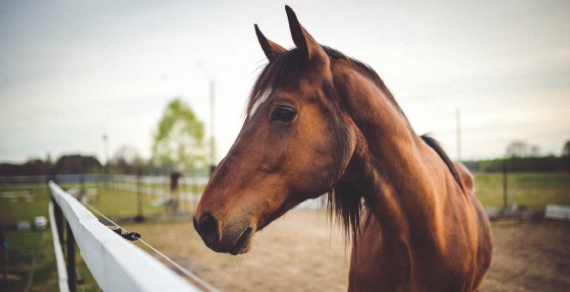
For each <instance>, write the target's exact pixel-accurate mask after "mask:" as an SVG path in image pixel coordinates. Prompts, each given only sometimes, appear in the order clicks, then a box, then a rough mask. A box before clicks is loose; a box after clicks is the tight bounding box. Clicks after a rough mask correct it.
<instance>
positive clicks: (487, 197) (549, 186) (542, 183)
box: [475, 173, 570, 211]
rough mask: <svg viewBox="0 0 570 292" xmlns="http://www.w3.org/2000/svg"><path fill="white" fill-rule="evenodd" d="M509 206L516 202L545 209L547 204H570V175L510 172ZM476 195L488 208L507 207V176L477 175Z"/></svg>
mask: <svg viewBox="0 0 570 292" xmlns="http://www.w3.org/2000/svg"><path fill="white" fill-rule="evenodd" d="M507 186H508V188H507V190H508V191H507V194H508V196H507V197H508V205H509V206H510V205H511V204H512V203H513V200H514V202H516V204H517V205H518V206H519V207H524V208H528V209H530V210H535V211H541V210H544V208H545V206H546V205H547V204H560V205H570V174H568V173H557V174H546V173H517V174H509V175H507ZM475 195H476V196H477V198H479V200H480V201H481V203H482V204H483V205H484V206H486V207H502V206H503V175H502V174H497V173H478V174H476V175H475Z"/></svg>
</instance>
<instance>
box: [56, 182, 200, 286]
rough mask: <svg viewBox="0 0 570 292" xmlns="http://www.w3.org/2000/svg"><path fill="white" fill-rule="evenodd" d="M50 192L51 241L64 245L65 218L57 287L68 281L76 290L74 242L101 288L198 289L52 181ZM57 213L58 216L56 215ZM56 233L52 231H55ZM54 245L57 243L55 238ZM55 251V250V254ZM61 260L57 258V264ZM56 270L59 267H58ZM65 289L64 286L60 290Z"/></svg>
mask: <svg viewBox="0 0 570 292" xmlns="http://www.w3.org/2000/svg"><path fill="white" fill-rule="evenodd" d="M49 187H50V190H51V193H52V196H53V200H54V202H55V204H54V212H53V213H54V218H53V219H54V220H52V221H55V222H56V225H57V226H56V228H57V234H58V236H54V241H59V243H60V244H59V246H60V247H59V248H60V250H61V245H63V243H64V240H63V225H64V222H67V223H66V225H67V228H66V232H65V233H66V237H67V238H66V240H65V243H66V246H67V253H66V255H67V263H68V268H67V275H61V274H60V275H59V279H60V287H61V286H62V285H63V286H65V285H64V284H63V283H62V282H65V278H67V282H68V284H71V285H69V291H75V283H74V282H75V270H74V268H73V269H71V268H70V267H69V266H70V265H74V262H75V254H74V253H75V244H74V243H73V242H74V241H76V242H77V245H78V246H79V250H80V252H81V256H82V257H83V260H84V261H85V263H86V264H87V267H88V268H89V270H90V271H91V273H92V274H93V277H94V278H95V280H96V281H97V284H98V285H99V287H100V288H101V289H102V290H103V291H200V290H199V289H198V288H196V287H194V286H192V285H191V284H190V283H188V282H187V281H186V280H184V279H183V278H182V277H180V276H178V275H177V274H176V273H174V272H173V271H171V270H170V269H169V268H167V267H166V266H164V265H163V264H162V263H160V262H159V261H158V260H156V259H155V258H153V257H152V256H150V255H149V254H147V253H146V252H144V251H143V250H142V249H140V248H138V247H137V246H135V245H133V244H131V243H129V242H128V241H126V240H125V239H123V238H122V237H120V236H118V235H117V234H116V233H114V232H113V231H112V230H111V229H109V228H107V227H106V226H104V225H103V224H101V223H100V222H99V221H98V220H97V218H96V217H95V216H94V215H93V214H92V213H91V212H89V211H88V210H87V209H86V208H85V207H84V206H83V205H81V204H80V203H79V202H78V201H77V200H76V199H75V198H73V197H72V196H71V195H70V194H68V193H66V192H65V191H63V190H62V189H61V188H60V187H59V186H58V185H57V184H55V183H54V182H50V183H49ZM58 217H59V218H58ZM54 234H55V231H54ZM54 245H55V246H56V248H58V244H57V243H56V242H54ZM57 253H58V252H57V251H56V254H57ZM61 262H63V260H62V259H61V258H60V260H58V267H59V265H60V264H62V263H61ZM58 271H59V268H58ZM65 290H66V289H65V288H64V290H63V291H65Z"/></svg>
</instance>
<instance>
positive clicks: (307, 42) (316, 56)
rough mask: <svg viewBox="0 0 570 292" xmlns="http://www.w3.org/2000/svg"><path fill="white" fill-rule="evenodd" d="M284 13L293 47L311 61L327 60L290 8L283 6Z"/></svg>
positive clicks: (323, 52) (319, 46)
mask: <svg viewBox="0 0 570 292" xmlns="http://www.w3.org/2000/svg"><path fill="white" fill-rule="evenodd" d="M285 11H286V12H287V18H288V19H289V29H291V36H292V37H293V42H294V43H295V46H296V47H297V49H299V51H301V53H302V54H303V55H304V56H305V57H306V58H307V59H308V60H311V61H322V60H323V58H325V59H326V58H327V54H326V53H325V51H324V50H323V48H322V47H321V45H319V43H317V41H315V39H313V37H312V36H311V35H310V34H309V33H308V32H307V31H306V30H305V28H303V26H301V24H300V23H299V20H298V19H297V15H295V12H294V11H293V9H291V7H289V6H288V5H285Z"/></svg>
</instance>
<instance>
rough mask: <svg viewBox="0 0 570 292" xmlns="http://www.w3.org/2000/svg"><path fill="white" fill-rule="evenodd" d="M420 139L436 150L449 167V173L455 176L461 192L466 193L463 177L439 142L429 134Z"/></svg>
mask: <svg viewBox="0 0 570 292" xmlns="http://www.w3.org/2000/svg"><path fill="white" fill-rule="evenodd" d="M420 137H421V138H422V140H424V142H425V143H426V144H428V146H429V147H431V148H432V149H433V150H435V152H436V153H437V154H438V155H439V157H440V158H441V160H443V162H445V165H447V168H448V169H449V172H451V175H452V176H453V178H454V179H455V181H456V182H457V184H458V185H459V187H460V188H461V190H462V191H465V186H464V185H463V181H462V180H461V177H460V176H459V173H458V172H457V168H455V165H454V164H453V161H451V159H450V158H449V156H447V153H445V151H444V150H443V148H442V147H441V145H439V142H438V141H437V140H436V139H434V138H432V137H430V136H429V135H427V134H424V135H421V136H420Z"/></svg>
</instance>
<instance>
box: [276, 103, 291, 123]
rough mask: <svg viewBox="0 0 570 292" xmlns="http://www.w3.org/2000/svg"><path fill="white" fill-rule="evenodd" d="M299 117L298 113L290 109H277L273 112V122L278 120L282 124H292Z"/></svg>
mask: <svg viewBox="0 0 570 292" xmlns="http://www.w3.org/2000/svg"><path fill="white" fill-rule="evenodd" d="M296 116H297V112H296V111H295V110H294V109H292V108H290V107H283V106H280V107H277V108H276V109H275V110H274V111H273V116H272V119H273V120H278V121H281V122H291V121H292V120H293V119H294V118H295V117H296Z"/></svg>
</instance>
